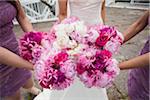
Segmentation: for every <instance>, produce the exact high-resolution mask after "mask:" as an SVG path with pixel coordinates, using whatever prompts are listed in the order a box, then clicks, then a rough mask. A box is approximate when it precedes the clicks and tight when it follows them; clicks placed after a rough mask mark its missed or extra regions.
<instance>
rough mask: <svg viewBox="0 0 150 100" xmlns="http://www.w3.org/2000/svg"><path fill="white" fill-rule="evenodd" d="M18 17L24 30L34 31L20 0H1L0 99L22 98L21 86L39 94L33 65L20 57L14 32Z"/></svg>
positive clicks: (18, 99)
mask: <svg viewBox="0 0 150 100" xmlns="http://www.w3.org/2000/svg"><path fill="white" fill-rule="evenodd" d="M14 18H17V20H18V22H19V24H20V26H21V28H22V29H23V31H24V32H30V31H33V28H32V25H31V24H30V22H29V20H28V19H27V17H26V15H25V13H24V12H23V8H22V7H21V4H20V2H19V0H16V1H9V0H1V1H0V100H3V99H4V100H20V99H21V97H20V88H21V87H23V88H26V89H28V91H30V92H32V93H34V94H38V93H39V92H40V90H39V89H37V88H35V87H34V86H33V81H32V79H31V72H30V71H29V70H33V65H32V64H31V63H29V62H27V61H25V60H23V59H22V58H21V57H19V48H18V42H17V40H16V36H15V34H14V32H13V22H12V21H13V19H14Z"/></svg>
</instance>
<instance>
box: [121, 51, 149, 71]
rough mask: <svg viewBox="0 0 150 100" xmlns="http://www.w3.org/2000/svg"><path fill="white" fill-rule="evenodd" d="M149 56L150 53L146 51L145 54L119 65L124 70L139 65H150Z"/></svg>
mask: <svg viewBox="0 0 150 100" xmlns="http://www.w3.org/2000/svg"><path fill="white" fill-rule="evenodd" d="M149 56H150V53H146V54H144V55H141V56H138V57H135V58H133V59H130V60H128V61H124V62H122V63H120V64H119V67H120V69H122V70H123V69H132V68H137V67H145V66H149Z"/></svg>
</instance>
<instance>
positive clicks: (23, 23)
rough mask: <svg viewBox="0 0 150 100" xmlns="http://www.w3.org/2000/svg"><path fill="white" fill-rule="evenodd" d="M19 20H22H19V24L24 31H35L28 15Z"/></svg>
mask: <svg viewBox="0 0 150 100" xmlns="http://www.w3.org/2000/svg"><path fill="white" fill-rule="evenodd" d="M18 20H21V21H19V24H20V26H21V28H22V30H23V31H24V32H32V31H34V29H33V27H32V24H31V23H30V21H29V19H28V18H27V17H26V18H18Z"/></svg>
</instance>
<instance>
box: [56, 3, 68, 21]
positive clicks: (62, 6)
mask: <svg viewBox="0 0 150 100" xmlns="http://www.w3.org/2000/svg"><path fill="white" fill-rule="evenodd" d="M67 2H68V0H58V3H59V16H58V17H59V20H60V21H62V20H63V19H65V18H66V17H67Z"/></svg>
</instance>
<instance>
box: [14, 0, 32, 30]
mask: <svg viewBox="0 0 150 100" xmlns="http://www.w3.org/2000/svg"><path fill="white" fill-rule="evenodd" d="M16 6H17V11H18V14H17V20H18V22H19V24H20V26H21V28H22V30H23V31H24V32H31V31H33V27H32V24H31V23H30V21H29V19H28V18H27V16H26V14H25V12H24V9H23V8H22V6H21V4H20V2H19V1H16Z"/></svg>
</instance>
